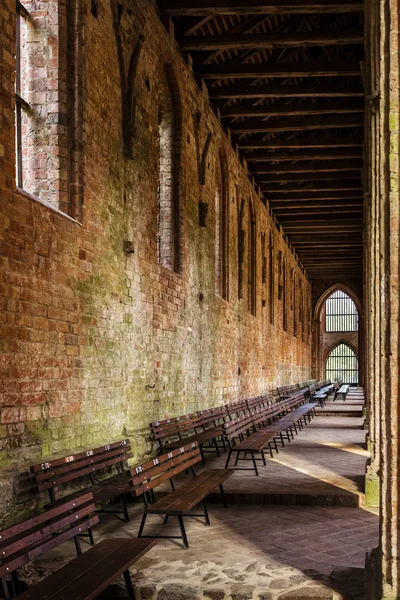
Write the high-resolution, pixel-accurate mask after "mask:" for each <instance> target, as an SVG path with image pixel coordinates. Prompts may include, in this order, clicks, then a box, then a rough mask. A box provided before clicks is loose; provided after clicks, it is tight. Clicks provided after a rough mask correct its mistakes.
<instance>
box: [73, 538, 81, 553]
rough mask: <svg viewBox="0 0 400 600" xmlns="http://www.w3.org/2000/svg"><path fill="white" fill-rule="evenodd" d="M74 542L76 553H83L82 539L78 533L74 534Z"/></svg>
mask: <svg viewBox="0 0 400 600" xmlns="http://www.w3.org/2000/svg"><path fill="white" fill-rule="evenodd" d="M74 542H75V548H76V553H77V554H78V555H79V554H82V548H81V541H80V539H79V538H78V536H77V535H75V536H74Z"/></svg>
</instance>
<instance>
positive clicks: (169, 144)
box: [157, 55, 182, 273]
mask: <svg viewBox="0 0 400 600" xmlns="http://www.w3.org/2000/svg"><path fill="white" fill-rule="evenodd" d="M157 79H158V81H157V84H158V86H157V91H158V235H157V242H158V259H159V262H160V264H161V265H162V266H164V267H166V268H168V269H171V270H173V271H176V272H178V273H179V272H181V267H182V256H181V181H182V173H181V168H182V160H181V158H182V103H181V97H180V93H179V87H178V83H177V79H176V75H175V70H174V67H173V65H172V63H171V62H170V61H169V60H168V58H167V57H166V56H164V55H163V56H162V57H161V60H160V63H159V65H158V69H157Z"/></svg>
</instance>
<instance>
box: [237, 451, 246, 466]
mask: <svg viewBox="0 0 400 600" xmlns="http://www.w3.org/2000/svg"><path fill="white" fill-rule="evenodd" d="M239 455H240V451H239V452H236V460H235V467H236V466H237V464H238V460H239ZM245 456H246V455H245Z"/></svg>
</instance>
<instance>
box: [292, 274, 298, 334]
mask: <svg viewBox="0 0 400 600" xmlns="http://www.w3.org/2000/svg"><path fill="white" fill-rule="evenodd" d="M296 280H297V275H296V273H294V275H293V334H294V336H295V337H296V336H297V306H296V302H297V286H296Z"/></svg>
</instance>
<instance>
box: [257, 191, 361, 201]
mask: <svg viewBox="0 0 400 600" xmlns="http://www.w3.org/2000/svg"><path fill="white" fill-rule="evenodd" d="M264 196H265V198H266V199H267V200H268V202H279V203H291V202H300V201H310V200H323V201H327V200H346V199H347V200H351V199H354V198H357V200H361V201H362V200H363V194H362V191H361V190H349V191H344V192H342V191H333V192H325V191H322V192H302V193H300V194H296V195H294V194H288V195H287V196H286V194H285V195H281V196H278V197H277V196H267V195H265V194H264Z"/></svg>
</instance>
